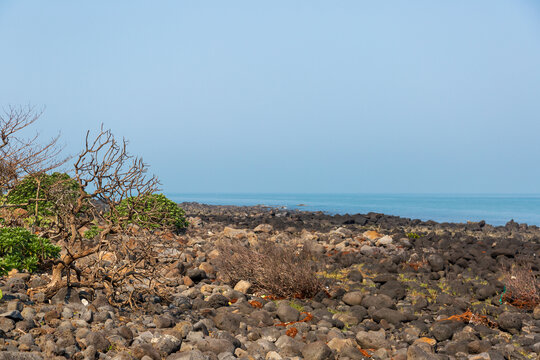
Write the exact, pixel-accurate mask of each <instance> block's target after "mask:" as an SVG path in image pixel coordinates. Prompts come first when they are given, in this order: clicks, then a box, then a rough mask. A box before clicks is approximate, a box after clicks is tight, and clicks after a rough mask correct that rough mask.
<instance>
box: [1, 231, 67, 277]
mask: <svg viewBox="0 0 540 360" xmlns="http://www.w3.org/2000/svg"><path fill="white" fill-rule="evenodd" d="M59 254H60V247H58V246H55V245H53V244H51V242H50V241H49V240H48V239H43V238H40V237H38V236H37V235H34V234H32V233H31V232H30V231H28V230H26V229H23V228H20V227H8V228H1V229H0V275H5V274H7V273H8V271H9V270H11V269H17V270H26V271H28V272H32V271H34V270H36V269H37V267H38V265H39V264H40V263H42V262H43V261H44V260H47V259H52V258H56V257H58V255H59Z"/></svg>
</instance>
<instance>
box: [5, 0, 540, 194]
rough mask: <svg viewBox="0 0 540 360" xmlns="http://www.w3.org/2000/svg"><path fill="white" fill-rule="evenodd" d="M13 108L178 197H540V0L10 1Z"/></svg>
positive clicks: (75, 147) (70, 144) (47, 132)
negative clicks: (95, 139) (106, 133)
mask: <svg viewBox="0 0 540 360" xmlns="http://www.w3.org/2000/svg"><path fill="white" fill-rule="evenodd" d="M0 49H1V50H0V54H1V55H0V106H2V107H5V106H7V105H19V104H22V105H26V104H31V105H33V106H36V107H37V108H44V109H45V111H44V113H43V115H42V116H41V118H40V120H39V122H37V123H36V124H35V130H36V131H40V132H41V133H42V135H43V136H45V137H50V136H54V135H55V134H56V133H57V132H59V131H60V132H61V135H62V142H63V143H64V144H65V145H66V152H68V153H70V154H73V155H75V154H77V153H78V152H79V151H80V150H81V149H82V145H83V140H84V135H85V133H86V131H87V130H91V131H97V130H98V129H99V127H100V124H102V123H103V124H104V125H105V127H106V128H110V129H112V131H113V132H114V134H115V135H116V136H118V137H125V138H127V139H129V141H130V144H129V149H130V151H131V152H132V153H133V154H135V155H140V156H141V157H142V158H143V159H144V160H145V162H147V163H148V164H149V165H150V172H152V173H155V174H156V175H157V176H158V177H159V178H160V179H161V182H162V188H163V190H164V191H165V192H166V193H172V192H184V193H190V192H208V193H218V192H265V193H274V192H275V193H298V192H300V193H510V194H511V193H540V141H539V140H540V3H538V1H537V0H527V1H526V0H512V1H510V0H507V1H499V0H489V1H484V0H476V1H470V0H457V1H433V0H415V1H410V0H403V1H397V0H394V1H393V0H388V1H359V0H350V1H347V0H338V1H317V0H297V1H290V0H284V1H280V0H276V1H271V2H260V1H249V0H246V1H211V0H208V1H134V0H129V1H128V0H125V1H85V2H83V1H68V0H66V1H56V0H50V1H40V0H34V1H30V0H17V1H15V0H0Z"/></svg>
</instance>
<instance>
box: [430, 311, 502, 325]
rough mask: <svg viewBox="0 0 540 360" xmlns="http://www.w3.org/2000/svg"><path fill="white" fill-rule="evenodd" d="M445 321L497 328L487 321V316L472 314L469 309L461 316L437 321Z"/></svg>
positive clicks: (492, 322) (493, 323) (494, 323)
mask: <svg viewBox="0 0 540 360" xmlns="http://www.w3.org/2000/svg"><path fill="white" fill-rule="evenodd" d="M447 320H454V321H461V322H464V323H470V324H475V325H485V326H489V327H491V328H496V327H498V325H497V323H496V322H494V321H492V320H490V319H488V318H487V316H484V315H477V314H474V313H473V312H472V311H471V310H470V309H467V311H465V312H464V313H463V314H460V315H452V316H450V317H448V318H446V319H441V320H439V321H447Z"/></svg>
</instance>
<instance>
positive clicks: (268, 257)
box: [218, 240, 322, 298]
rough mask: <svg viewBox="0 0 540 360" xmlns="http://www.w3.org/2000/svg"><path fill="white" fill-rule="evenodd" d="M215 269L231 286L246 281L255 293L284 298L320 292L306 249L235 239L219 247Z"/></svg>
mask: <svg viewBox="0 0 540 360" xmlns="http://www.w3.org/2000/svg"><path fill="white" fill-rule="evenodd" d="M218 249H219V251H220V253H221V256H220V257H219V259H218V267H219V269H220V271H221V273H222V275H223V277H224V278H225V280H226V281H228V282H230V283H231V284H232V285H234V284H236V283H237V282H238V281H240V280H247V281H249V282H250V283H251V284H252V288H253V290H255V291H258V292H260V293H264V294H266V295H274V296H277V297H283V298H291V297H296V298H310V297H313V296H315V295H316V294H317V293H318V292H319V291H321V290H322V283H321V281H320V280H319V278H318V277H317V275H316V269H315V265H314V262H313V261H312V258H311V252H310V250H309V248H308V247H307V246H300V247H297V246H295V245H291V244H281V245H280V244H277V243H274V242H270V241H259V242H258V244H256V245H254V246H249V245H248V244H246V245H245V246H244V245H243V244H242V243H241V242H240V241H238V240H236V241H231V242H226V243H222V244H220V245H218Z"/></svg>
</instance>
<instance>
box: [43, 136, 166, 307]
mask: <svg viewBox="0 0 540 360" xmlns="http://www.w3.org/2000/svg"><path fill="white" fill-rule="evenodd" d="M146 172H147V165H146V164H145V163H144V162H143V161H142V159H141V158H138V157H134V156H132V155H131V154H129V152H128V151H127V141H126V140H125V139H122V141H118V140H117V139H116V138H115V137H114V135H113V134H112V133H111V131H110V130H104V129H103V126H102V127H101V130H100V132H99V133H98V134H97V136H95V137H94V138H91V137H90V132H87V134H86V140H85V148H84V150H83V151H82V152H81V153H80V154H79V155H78V157H77V158H76V161H75V164H74V168H73V178H74V181H75V182H76V183H77V185H78V187H77V191H76V193H73V192H69V191H65V190H63V189H64V188H65V187H64V186H63V184H62V183H59V184H58V186H57V187H54V188H53V189H51V191H50V192H49V196H50V197H52V198H54V199H55V203H56V204H57V217H58V224H57V228H56V234H54V235H53V236H56V237H57V238H59V239H60V240H61V241H62V243H63V245H64V246H63V247H64V253H63V255H62V256H61V259H60V260H59V261H58V262H57V264H56V265H55V266H54V268H53V274H52V281H51V282H50V283H49V284H48V286H47V287H46V289H36V290H34V291H33V292H34V293H35V292H36V291H45V293H46V295H48V296H50V295H52V294H54V293H55V292H56V291H57V290H59V289H60V288H62V287H64V286H66V285H75V284H74V283H71V281H70V271H71V270H73V271H75V272H76V273H77V276H78V279H79V280H80V282H79V283H78V284H77V285H79V286H88V287H92V288H96V287H102V288H104V289H105V290H107V292H108V294H109V296H110V297H112V296H113V295H114V292H113V289H115V288H120V287H121V284H122V283H123V282H125V281H127V278H129V277H132V278H133V277H136V278H139V279H145V280H147V279H148V275H149V273H148V271H146V270H147V268H146V270H144V269H145V267H144V266H143V265H144V264H145V262H147V260H148V256H150V255H151V254H152V251H149V250H148V249H147V251H146V252H143V253H139V256H138V257H135V258H136V259H138V260H137V261H135V262H126V263H123V264H122V265H121V266H120V267H106V266H103V263H104V262H105V260H103V259H102V257H101V255H100V254H103V253H107V254H110V255H111V256H114V257H117V258H118V257H123V258H125V257H126V256H128V255H129V254H128V252H126V251H125V250H126V249H125V247H124V248H123V247H122V243H121V242H119V241H118V236H121V235H117V237H115V236H113V235H114V234H119V233H121V232H122V230H123V227H122V225H123V224H124V223H125V222H126V221H128V220H129V219H130V218H131V217H132V216H133V215H134V214H135V212H136V211H137V210H136V209H138V208H140V207H138V206H137V202H144V201H145V197H146V196H147V195H150V194H152V193H154V192H156V191H157V190H158V188H157V187H158V185H159V182H158V179H157V178H156V177H155V176H150V177H148V176H146ZM71 181H73V180H71ZM128 198H129V199H130V200H131V201H128V202H124V204H126V203H127V204H129V206H128V208H127V211H122V212H120V211H119V210H118V206H119V205H120V204H121V203H122V202H123V200H125V199H128ZM90 224H93V225H95V226H99V227H100V230H101V231H100V232H99V236H98V237H97V239H91V240H90V239H85V238H84V236H83V235H84V232H83V230H84V229H85V228H87V227H88V225H90ZM109 235H111V236H109ZM145 242H146V243H148V238H146V239H144V241H141V244H143V243H145ZM138 247H139V248H140V249H144V248H147V246H142V245H141V246H138ZM131 252H132V254H131V255H133V251H131ZM87 257H88V258H90V260H88V259H87V260H86V263H85V270H84V271H81V270H80V269H79V268H78V267H77V266H76V261H78V260H80V259H83V258H87ZM131 258H134V257H133V256H131ZM119 264H120V263H119ZM143 273H144V275H143ZM64 275H66V278H65V279H64Z"/></svg>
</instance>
